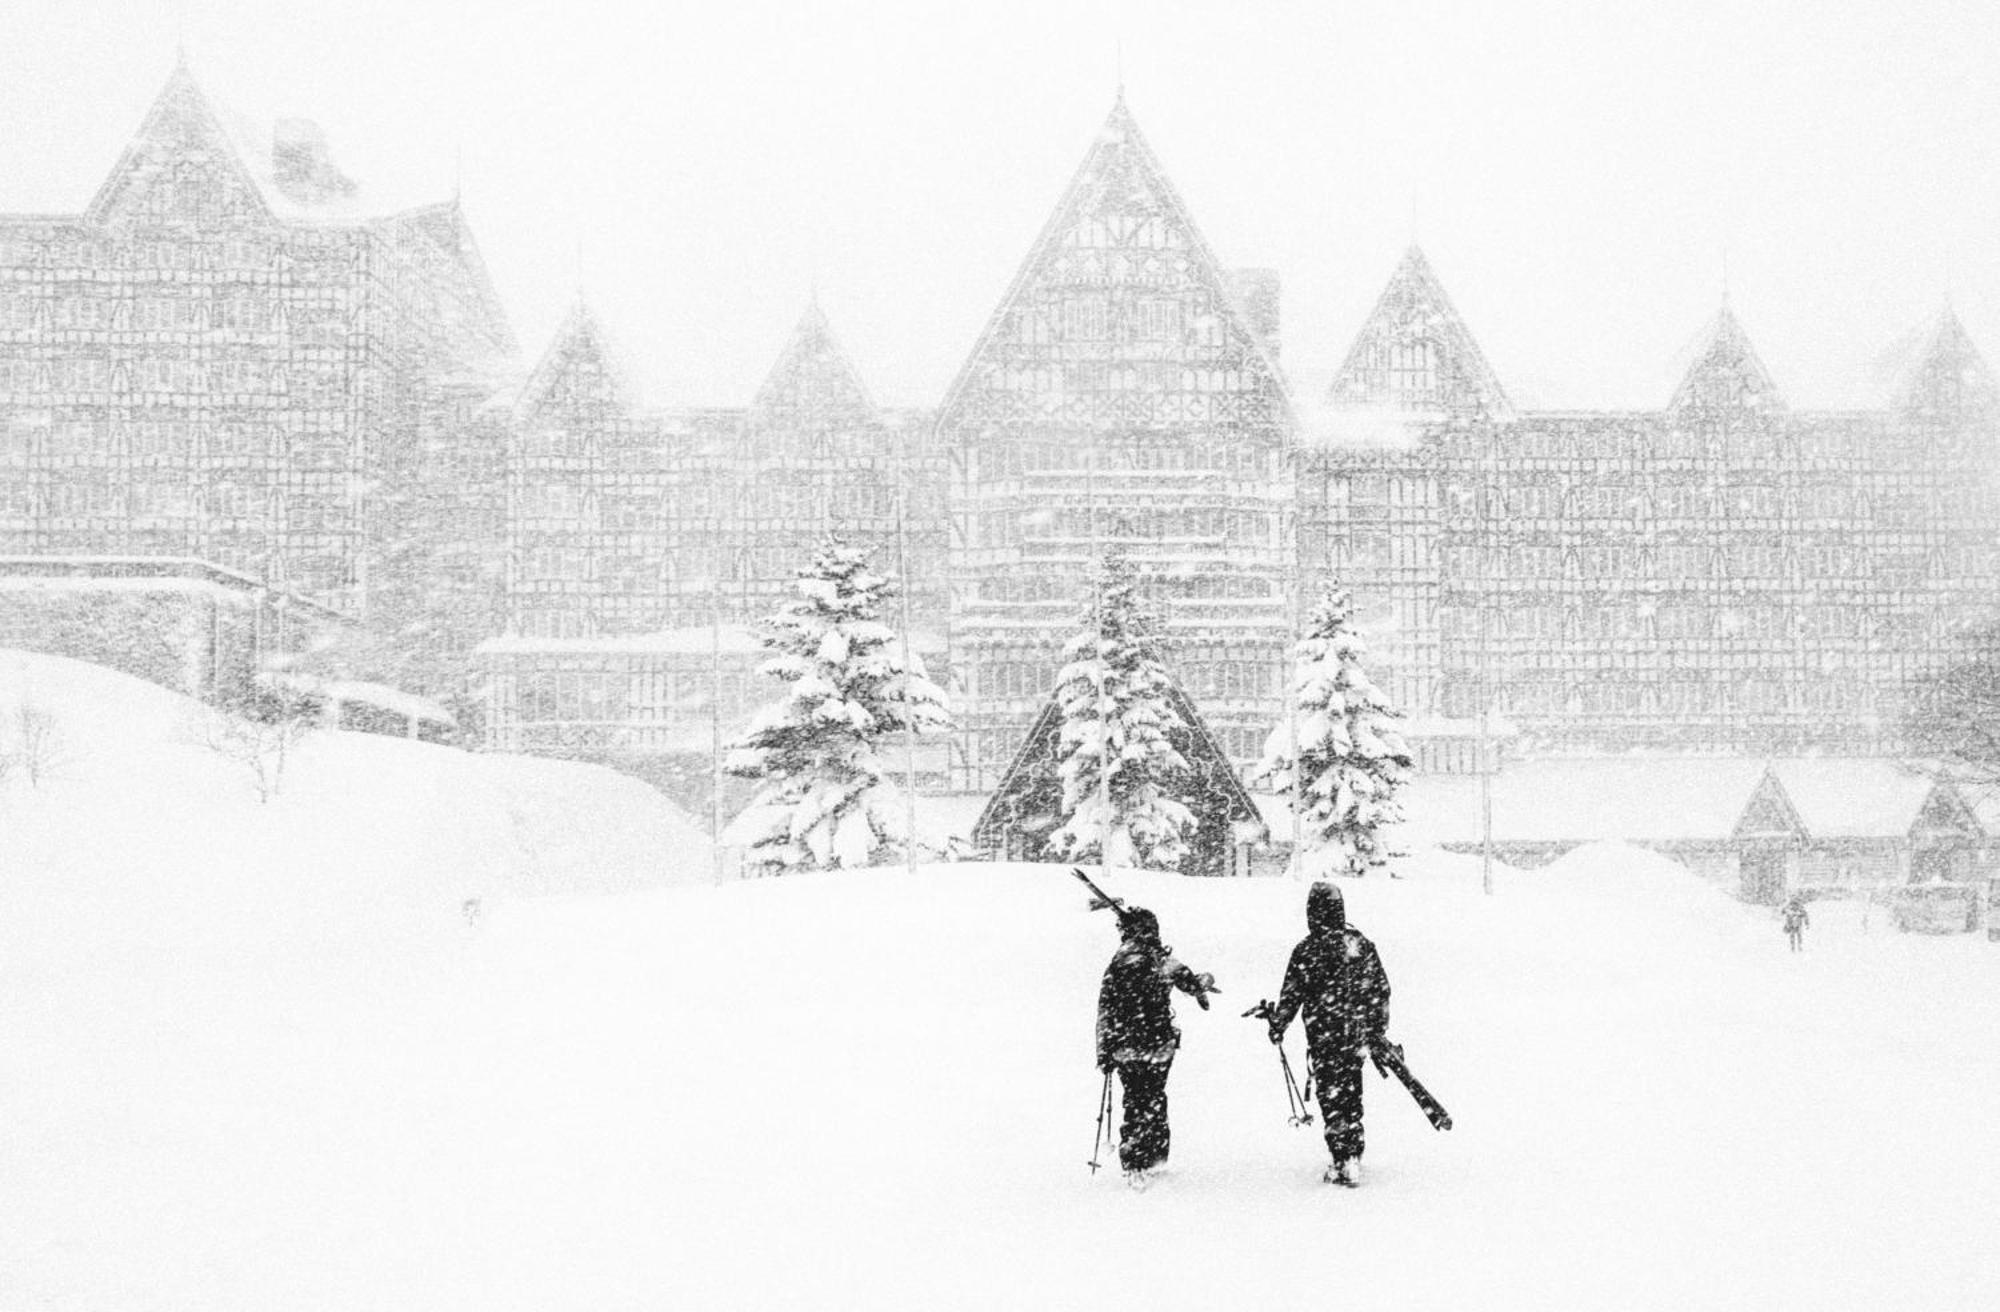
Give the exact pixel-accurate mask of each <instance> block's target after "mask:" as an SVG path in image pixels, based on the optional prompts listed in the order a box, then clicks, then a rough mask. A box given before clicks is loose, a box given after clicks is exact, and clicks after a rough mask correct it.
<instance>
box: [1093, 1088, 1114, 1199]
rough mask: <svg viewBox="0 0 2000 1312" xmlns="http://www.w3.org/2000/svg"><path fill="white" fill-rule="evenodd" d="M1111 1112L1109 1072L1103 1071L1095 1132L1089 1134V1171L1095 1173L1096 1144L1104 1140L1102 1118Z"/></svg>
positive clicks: (1096, 1163)
mask: <svg viewBox="0 0 2000 1312" xmlns="http://www.w3.org/2000/svg"><path fill="white" fill-rule="evenodd" d="M1110 1114H1111V1072H1110V1071H1106V1072H1104V1092H1103V1093H1102V1094H1100V1095H1099V1096H1098V1099H1097V1133H1096V1134H1093V1135H1092V1136H1090V1173H1091V1174H1092V1175H1096V1174H1097V1167H1098V1160H1097V1149H1098V1145H1099V1144H1100V1143H1102V1142H1103V1141H1104V1120H1105V1118H1106V1117H1107V1116H1109V1115H1110Z"/></svg>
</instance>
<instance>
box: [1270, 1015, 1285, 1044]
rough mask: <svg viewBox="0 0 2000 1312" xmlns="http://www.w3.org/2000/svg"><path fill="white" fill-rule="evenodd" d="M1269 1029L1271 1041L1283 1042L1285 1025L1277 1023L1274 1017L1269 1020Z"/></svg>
mask: <svg viewBox="0 0 2000 1312" xmlns="http://www.w3.org/2000/svg"><path fill="white" fill-rule="evenodd" d="M1270 1031H1271V1042H1272V1043H1283V1042H1284V1041H1285V1027H1284V1026H1283V1025H1280V1024H1278V1022H1277V1020H1276V1019H1275V1018H1273V1019H1272V1021H1271V1024H1270Z"/></svg>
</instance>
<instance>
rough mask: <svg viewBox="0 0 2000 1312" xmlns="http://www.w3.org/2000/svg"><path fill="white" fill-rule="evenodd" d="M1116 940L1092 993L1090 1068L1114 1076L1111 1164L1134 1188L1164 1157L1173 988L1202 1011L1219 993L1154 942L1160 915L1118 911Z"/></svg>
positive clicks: (1174, 1042)
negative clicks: (1117, 1102) (1117, 1105)
mask: <svg viewBox="0 0 2000 1312" xmlns="http://www.w3.org/2000/svg"><path fill="white" fill-rule="evenodd" d="M1117 911H1118V929H1119V932H1120V934H1121V935H1122V936H1123V942H1121V943H1120V944H1119V945H1118V950H1117V951H1116V952H1115V953H1113V954H1112V956H1111V964H1110V965H1108V966H1106V967H1105V968H1104V983H1103V985H1102V986H1101V987H1100V988H1099V989H1098V992H1097V1069H1098V1070H1100V1071H1103V1072H1104V1073H1105V1074H1107V1075H1109V1074H1111V1073H1112V1072H1113V1071H1116V1072H1117V1074H1118V1081H1119V1086H1120V1088H1121V1089H1122V1090H1123V1092H1124V1097H1125V1114H1124V1121H1123V1126H1122V1129H1121V1132H1120V1135H1119V1142H1118V1164H1119V1165H1120V1166H1122V1167H1123V1168H1124V1169H1125V1178H1126V1179H1127V1181H1129V1182H1130V1183H1131V1184H1132V1186H1133V1187H1134V1188H1144V1187H1145V1185H1146V1183H1147V1180H1148V1178H1149V1173H1150V1172H1152V1171H1153V1170H1155V1169H1157V1168H1158V1167H1159V1166H1160V1165H1161V1164H1162V1163H1164V1162H1165V1161H1166V1160H1167V1148H1168V1144H1169V1132H1168V1127H1167V1072H1168V1070H1169V1068H1171V1067H1172V1065H1173V1062H1174V1052H1175V1050H1176V1049H1178V1048H1179V1047H1180V1042H1181V1032H1180V1028H1179V1027H1178V1026H1176V1025H1175V1024H1174V1012H1173V1001H1172V990H1173V989H1179V990H1181V991H1182V992H1183V993H1187V994H1191V995H1192V996H1193V998H1194V1000H1195V1001H1196V1002H1197V1003H1199V1004H1200V1006H1201V1009H1202V1010H1203V1011H1207V1010H1208V995H1209V994H1211V993H1220V992H1221V990H1220V989H1218V988H1216V987H1215V977H1214V976H1213V975H1206V974H1202V975H1197V974H1196V973H1195V972H1194V971H1192V970H1190V969H1189V968H1188V967H1186V966H1184V965H1182V964H1181V963H1180V962H1178V961H1176V960H1175V959H1174V955H1173V949H1171V948H1169V947H1167V946H1166V945H1165V944H1163V943H1161V942H1160V918H1159V917H1158V916H1156V915H1154V914H1153V913H1152V912H1150V911H1148V910H1146V909H1145V908H1144V907H1129V908H1128V907H1118V908H1117Z"/></svg>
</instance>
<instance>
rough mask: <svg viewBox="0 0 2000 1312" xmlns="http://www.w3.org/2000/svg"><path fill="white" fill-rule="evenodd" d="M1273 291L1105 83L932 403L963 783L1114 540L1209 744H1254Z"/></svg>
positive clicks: (1008, 725)
mask: <svg viewBox="0 0 2000 1312" xmlns="http://www.w3.org/2000/svg"><path fill="white" fill-rule="evenodd" d="M1276 303H1277V298H1276V289H1275V286H1274V282H1273V280H1272V279H1271V278H1270V276H1269V275H1267V274H1262V273H1258V274H1252V275H1248V276H1237V277H1232V275H1231V274H1230V273H1229V272H1228V271H1226V270H1225V269H1224V268H1223V267H1222V265H1221V264H1220V262H1219V261H1217V259H1216V258H1215V255H1214V253H1213V252H1212V251H1211V250H1210V249H1209V247H1208V244H1207V243H1206V242H1205V241H1204V240H1203V239H1202V236H1201V233H1200V232H1199V230H1198V229H1197V228H1196V227H1195V225H1194V221H1193V219H1192V217H1191V216H1190V215H1189V213H1188V210H1187V207H1186V206H1185V205H1184V204H1183V203H1182V201H1181V199H1180V197H1179V195H1178V194H1177V193H1176V192H1175V191H1174V188H1173V186H1172V184H1171V183H1170V182H1169V181H1168V180H1167V177H1166V175H1165V173H1164V172H1163V171H1162V170H1161V168H1160V164H1159V161H1158V159H1157V158H1156V157H1155V156H1154V154H1153V152H1152V150H1151V148H1150V147H1149V146H1148V145H1147V144H1146V141H1145V139H1144V138H1143V137H1142V136H1141V135H1140V132H1139V127H1138V124H1137V123H1136V122H1134V120H1133V118H1132V115H1131V113H1130V111H1129V110H1128V109H1127V108H1126V106H1125V103H1124V100H1123V98H1122V97H1121V98H1120V99H1119V101H1118V103H1117V105H1116V106H1115V107H1114V108H1113V110H1112V112H1111V115H1110V117H1109V118H1108V119H1107V120H1106V122H1105V124H1104V127H1103V129H1102V130H1101V131H1100V132H1099V133H1098V135H1097V138H1096V140H1095V141H1094V142H1093V144H1092V145H1091V148H1090V150H1089V152H1088V153H1087V154H1086V156H1085V157H1084V160H1083V164H1082V166H1081V167H1080V168H1079V169H1078V170H1077V173H1076V176H1075V178H1074V179H1073V180H1072V181H1071V183H1070V185H1069V188H1068V190H1067V191H1065V192H1064V193H1063V196H1062V199H1061V200H1060V201H1059V202H1058V204H1057V206H1056V209H1055V212H1054V213H1053V214H1052V215H1051V216H1050V217H1049V220H1048V222H1047V224H1046V226H1045V227H1044V228H1043V230H1042V234H1041V236H1040V238H1039V239H1038V240H1037V241H1036V243H1035V245H1034V248H1033V249H1032V250H1031V251H1030V252H1029V254H1028V258H1027V260H1026V261H1025V262H1024V263H1023V265H1022V266H1021V270H1020V272H1019V273H1018V274H1017V275H1016V277H1015V279H1014V283H1013V286H1012V287H1010V288H1009V289H1008V291H1007V294H1006V296H1005V297H1004V298H1003V299H1002V301H1001V303H1000V306H999V308H998V309H996V310H995V311H994V314H993V317H992V319H991V321H990V322H989V323H988V325H987V327H986V330H985V333H984V334H983V335H982V336H981V338H980V340H979V342H978V344H977V345H976V346H975V347H974V348H973V351H972V354H971V356H970V358H968V359H967V361H966V363H965V365H964V367H963V369H962V370H961V371H960V373H959V375H958V378H957V381H956V382H955V383H953V385H952V387H951V389H950V391H949V392H948V393H947V395H946V397H945V399H944V404H943V407H942V409H941V411H940V412H939V415H938V419H937V432H938V435H939V440H940V444H941V445H942V446H943V447H944V449H945V451H946V452H947V454H948V457H949V459H950V462H951V495H952V502H951V521H952V543H951V570H952V590H953V593H952V607H951V613H952V623H953V634H952V642H953V649H954V654H955V657H956V660H957V662H958V668H959V669H960V670H961V671H962V674H961V678H960V680H959V687H958V691H959V708H960V717H961V720H962V723H963V725H964V734H963V738H964V744H963V746H964V756H963V758H962V760H961V762H960V763H959V767H958V770H957V777H958V779H959V781H960V782H961V783H962V784H963V785H965V786H968V787H984V786H989V785H990V784H991V783H993V782H994V781H995V780H996V779H997V777H998V775H999V772H1000V771H1002V770H1004V769H1005V768H1006V766H1007V764H1008V762H1010V761H1011V760H1013V759H1014V757H1015V756H1016V754H1017V753H1018V752H1019V750H1020V747H1021V742H1022V737H1023V735H1024V734H1025V733H1026V731H1027V729H1028V727H1029V725H1030V723H1031V722H1032V720H1033V717H1034V715H1035V713H1036V712H1037V711H1038V710H1040V708H1041V706H1042V704H1043V703H1044V702H1045V701H1046V700H1047V699H1048V696H1049V693H1050V691H1051V690H1052V689H1053V687H1054V686H1055V675H1056V673H1057V671H1058V669H1059V668H1060V666H1061V663H1062V655H1061V652H1062V644H1063V642H1064V640H1065V639H1066V638H1068V637H1069V636H1070V634H1071V632H1072V631H1073V630H1074V628H1075V626H1076V623H1077V615H1078V613H1079V607H1080V605H1081V604H1082V602H1083V600H1084V598H1085V595H1086V592H1087V583H1086V580H1087V579H1088V577H1089V573H1090V571H1091V569H1092V568H1093V567H1094V565H1095V562H1096V560H1097V558H1098V557H1099V556H1101V555H1102V554H1103V553H1104V551H1105V550H1106V548H1107V547H1108V546H1109V545H1110V544H1112V543H1113V542H1116V543H1117V544H1118V546H1119V548H1120V549H1121V550H1123V551H1124V552H1125V553H1126V554H1127V555H1128V556H1129V557H1130V559H1131V560H1132V561H1133V562H1134V564H1135V565H1136V566H1137V567H1138V569H1139V571H1140V574H1141V576H1142V577H1143V578H1144V579H1145V580H1146V582H1147V585H1148V586H1149V588H1150V589H1151V590H1152V591H1153V593H1154V594H1155V597H1156V599H1157V601H1158V602H1159V603H1161V604H1162V609H1163V610H1164V611H1165V613H1166V616H1167V646H1168V661H1169V664H1170V665H1171V666H1172V668H1173V670H1174V672H1175V675H1176V677H1177V678H1178V679H1179V680H1180V682H1181V683H1182V685H1183V686H1184V687H1185V689H1186V691H1187V693H1188V695H1189V696H1190V697H1191V698H1193V699H1194V701H1195V702H1197V703H1198V704H1200V705H1201V706H1202V708H1203V710H1204V714H1205V715H1206V716H1207V717H1208V720H1209V723H1210V724H1211V725H1212V726H1213V727H1214V730H1215V733H1216V735H1217V737H1218V738H1219V740H1220V741H1221V742H1222V744H1223V746H1224V749H1225V750H1226V751H1227V752H1228V753H1229V754H1230V755H1231V756H1232V757H1233V758H1236V759H1238V760H1243V759H1247V758H1248V757H1250V756H1252V755H1254V754H1255V752H1256V750H1257V748H1258V746H1259V744H1260V743H1261V741H1262V738H1263V735H1264V734H1265V733H1266V732H1267V731H1268V729H1269V725H1270V720H1271V713H1272V708H1273V706H1274V705H1275V699H1276V696H1277V689H1278V671H1279V668H1280V664H1281V660H1282V651H1283V648H1284V646H1285V643H1286V641H1287V637H1288V634H1289V632H1290V628H1289V622H1288V618H1287V616H1288V614H1289V610H1290V602H1289V600H1288V592H1287V583H1288V580H1289V579H1290V577H1291V575H1292V573H1293V565H1294V562H1293V559H1292V555H1291V549H1290V542H1291V525H1290V522H1289V521H1290V512H1291V509H1292V473H1291V465H1290V462H1289V458H1288V457H1289V454H1290V452H1289V441H1290V437H1291V432H1292V418H1291V408H1290V404H1289V400H1288V397H1287V393H1286V389H1285V383H1284V379H1283V376H1282V375H1281V374H1280V372H1279V370H1278V366H1277V361H1276V359H1275V357H1274V355H1273V346H1274V344H1275V335H1276V328H1277V323H1276ZM1259 312H1261V313H1262V315H1263V320H1262V321H1261V322H1260V321H1259V318H1258V315H1259Z"/></svg>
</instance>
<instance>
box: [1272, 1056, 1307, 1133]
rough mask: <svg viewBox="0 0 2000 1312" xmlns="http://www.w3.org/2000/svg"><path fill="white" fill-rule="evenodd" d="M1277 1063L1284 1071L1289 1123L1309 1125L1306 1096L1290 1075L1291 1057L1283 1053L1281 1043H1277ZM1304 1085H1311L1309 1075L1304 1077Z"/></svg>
mask: <svg viewBox="0 0 2000 1312" xmlns="http://www.w3.org/2000/svg"><path fill="white" fill-rule="evenodd" d="M1278 1065H1279V1067H1280V1068H1282V1069H1283V1070H1284V1072H1285V1099H1286V1102H1287V1105H1289V1106H1290V1107H1291V1109H1292V1115H1291V1123H1292V1124H1293V1125H1311V1124H1312V1123H1313V1118H1312V1112H1310V1111H1308V1110H1307V1107H1306V1096H1305V1095H1304V1094H1303V1093H1300V1092H1299V1082H1298V1080H1296V1079H1294V1078H1293V1076H1292V1059H1291V1058H1290V1057H1287V1056H1286V1055H1285V1048H1284V1045H1283V1044H1280V1045H1278ZM1306 1086H1307V1087H1308V1088H1310V1087H1311V1086H1312V1077H1311V1076H1307V1077H1306Z"/></svg>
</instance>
